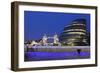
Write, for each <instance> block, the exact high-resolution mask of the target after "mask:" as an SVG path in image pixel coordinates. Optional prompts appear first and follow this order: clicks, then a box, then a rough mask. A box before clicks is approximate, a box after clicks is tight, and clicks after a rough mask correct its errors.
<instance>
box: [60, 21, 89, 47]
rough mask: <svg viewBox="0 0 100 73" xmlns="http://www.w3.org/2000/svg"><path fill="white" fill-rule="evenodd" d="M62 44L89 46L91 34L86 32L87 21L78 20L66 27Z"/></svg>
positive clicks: (62, 35) (61, 38)
mask: <svg viewBox="0 0 100 73" xmlns="http://www.w3.org/2000/svg"><path fill="white" fill-rule="evenodd" d="M59 38H60V42H61V43H62V45H66V46H87V45H90V43H89V41H90V40H89V38H90V37H89V33H88V32H87V30H86V20H85V19H76V20H74V21H72V22H71V24H69V25H68V26H65V27H64V29H63V31H62V33H61V35H60V37H59Z"/></svg>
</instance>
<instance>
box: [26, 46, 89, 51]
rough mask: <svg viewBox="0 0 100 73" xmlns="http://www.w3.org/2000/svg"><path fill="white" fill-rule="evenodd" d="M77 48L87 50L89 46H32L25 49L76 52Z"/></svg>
mask: <svg viewBox="0 0 100 73" xmlns="http://www.w3.org/2000/svg"><path fill="white" fill-rule="evenodd" d="M77 50H80V51H83V52H89V51H90V46H33V47H32V48H28V49H27V51H38V52H73V51H76V52H77Z"/></svg>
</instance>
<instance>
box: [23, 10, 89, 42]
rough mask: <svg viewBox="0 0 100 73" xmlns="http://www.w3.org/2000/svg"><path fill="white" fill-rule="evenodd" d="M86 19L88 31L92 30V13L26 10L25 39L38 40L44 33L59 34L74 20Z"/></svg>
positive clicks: (48, 34) (49, 34)
mask: <svg viewBox="0 0 100 73" xmlns="http://www.w3.org/2000/svg"><path fill="white" fill-rule="evenodd" d="M79 18H84V19H86V21H87V22H86V26H87V31H88V32H90V15H89V14H79V13H78V14H77V13H58V12H36V11H25V12H24V23H25V24H24V40H25V41H26V40H38V39H40V38H42V36H43V35H44V34H46V35H47V36H53V35H54V34H55V33H56V34H57V35H58V36H59V35H60V33H61V32H62V30H63V29H64V27H65V26H67V25H69V24H70V23H71V22H72V21H73V20H75V19H79Z"/></svg>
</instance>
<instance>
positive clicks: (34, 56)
mask: <svg viewBox="0 0 100 73" xmlns="http://www.w3.org/2000/svg"><path fill="white" fill-rule="evenodd" d="M82 58H90V52H80V54H79V53H78V52H25V61H41V60H63V59H82Z"/></svg>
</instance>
